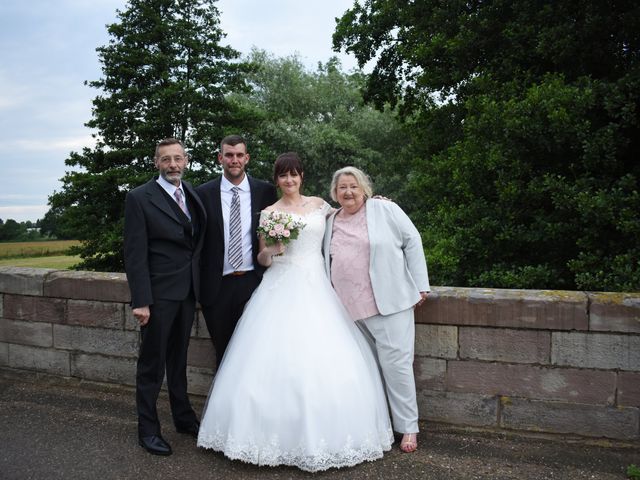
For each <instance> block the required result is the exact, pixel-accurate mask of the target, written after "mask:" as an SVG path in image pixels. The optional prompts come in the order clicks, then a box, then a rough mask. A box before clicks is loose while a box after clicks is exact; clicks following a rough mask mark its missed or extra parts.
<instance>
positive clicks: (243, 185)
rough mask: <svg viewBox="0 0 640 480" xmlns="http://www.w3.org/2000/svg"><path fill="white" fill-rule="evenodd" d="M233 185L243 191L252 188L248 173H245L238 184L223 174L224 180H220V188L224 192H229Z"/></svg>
mask: <svg viewBox="0 0 640 480" xmlns="http://www.w3.org/2000/svg"><path fill="white" fill-rule="evenodd" d="M233 187H238V188H239V189H240V190H241V191H243V192H248V191H249V190H250V187H249V177H247V174H246V173H245V175H244V178H243V179H242V181H241V182H240V183H239V184H238V185H234V184H233V183H231V182H230V181H229V180H228V179H227V177H225V176H224V175H222V180H221V181H220V190H221V191H223V192H228V191H230V190H231V189H232V188H233Z"/></svg>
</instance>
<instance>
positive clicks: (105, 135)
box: [49, 0, 247, 271]
mask: <svg viewBox="0 0 640 480" xmlns="http://www.w3.org/2000/svg"><path fill="white" fill-rule="evenodd" d="M214 3H215V0H129V2H128V4H127V9H126V10H125V11H122V12H120V11H118V20H119V22H118V23H114V24H112V25H109V26H108V31H109V34H110V36H111V39H110V41H109V44H108V45H106V46H102V47H100V48H98V49H97V51H98V56H99V58H100V62H101V63H102V71H103V75H104V76H103V78H102V79H100V80H96V81H92V82H88V84H89V85H90V86H92V87H95V88H97V89H99V90H100V92H101V93H100V94H99V95H98V96H97V97H96V98H95V99H94V100H93V116H92V119H91V120H90V121H89V122H88V123H87V126H88V127H90V128H94V129H97V131H98V134H96V135H95V137H96V142H97V143H96V146H95V148H84V149H83V151H82V152H81V153H76V152H72V153H71V154H70V157H69V158H68V159H67V160H66V164H67V165H68V166H71V167H77V168H78V170H76V171H69V172H67V173H66V174H65V176H64V178H63V179H62V182H63V187H62V190H61V191H59V192H54V194H53V195H51V196H50V197H49V203H50V206H51V209H52V210H53V214H52V215H54V216H55V218H56V224H57V226H58V227H59V228H61V229H62V231H64V232H65V234H66V235H69V234H73V236H74V237H75V238H77V239H79V240H82V241H83V243H82V244H81V246H79V247H77V248H76V249H75V251H74V252H73V253H79V254H80V255H81V257H82V262H81V263H80V264H79V265H78V267H79V268H83V269H99V270H105V271H111V270H122V269H123V252H122V227H123V208H124V196H125V194H126V192H127V191H128V190H130V189H131V188H133V187H135V186H137V185H140V184H141V183H143V182H144V181H146V180H148V179H149V178H150V175H151V173H152V171H153V162H152V157H153V149H154V147H155V145H156V144H157V142H158V141H159V140H161V139H162V138H165V137H177V138H179V139H180V140H181V141H183V143H184V144H185V145H186V147H187V149H188V150H189V152H190V154H191V156H192V173H191V175H192V176H198V175H199V176H203V175H206V173H207V172H211V171H212V170H213V169H214V168H215V167H214V162H213V159H214V157H213V152H214V151H215V144H216V142H217V141H219V139H220V138H222V136H224V133H225V128H232V127H233V126H234V125H235V123H234V122H235V121H234V118H235V115H234V112H233V111H232V110H231V106H230V105H229V103H228V102H227V100H226V98H225V95H226V94H227V93H228V92H230V91H232V90H234V91H238V90H242V89H243V88H244V81H243V80H242V74H243V73H245V72H246V71H247V65H246V64H244V63H242V62H237V61H234V60H235V59H236V58H237V57H238V55H239V54H238V52H236V51H235V50H233V49H232V48H230V47H227V46H222V45H221V44H220V42H221V41H222V39H223V37H224V34H223V32H222V30H221V29H220V27H219V19H218V10H217V9H216V7H215V6H214Z"/></svg>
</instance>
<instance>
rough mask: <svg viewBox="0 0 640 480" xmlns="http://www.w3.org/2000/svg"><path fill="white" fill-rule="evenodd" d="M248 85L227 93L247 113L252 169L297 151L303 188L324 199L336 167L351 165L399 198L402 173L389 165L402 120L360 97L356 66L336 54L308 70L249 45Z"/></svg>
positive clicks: (262, 172) (264, 169) (264, 172)
mask: <svg viewBox="0 0 640 480" xmlns="http://www.w3.org/2000/svg"><path fill="white" fill-rule="evenodd" d="M248 60H249V61H250V62H251V63H252V64H253V65H254V66H255V71H254V72H253V73H252V74H250V75H248V77H247V80H248V82H249V83H250V85H251V86H252V90H251V91H250V92H247V93H240V94H234V95H232V96H231V97H230V101H231V102H233V103H234V104H235V105H237V109H238V111H240V112H243V117H244V118H246V119H247V124H246V129H247V132H248V133H247V134H246V136H247V141H248V142H249V144H250V151H251V154H252V160H251V163H250V164H249V167H250V169H251V173H252V174H253V175H255V176H258V177H262V178H267V179H269V178H271V177H272V166H273V162H274V160H275V158H276V156H277V155H278V154H280V153H283V152H286V151H297V152H298V153H299V154H300V155H301V158H302V159H303V162H304V167H305V179H304V189H305V193H306V194H309V195H320V196H322V197H324V198H325V199H329V184H330V180H331V175H332V174H333V172H334V171H335V170H337V169H338V168H340V167H343V166H346V165H355V166H357V167H359V168H361V169H363V170H364V171H365V172H367V173H368V174H369V175H370V176H371V177H372V179H373V180H374V182H375V185H376V187H377V190H378V191H379V192H382V193H385V194H386V195H389V196H393V197H394V198H397V197H399V196H400V191H401V187H402V185H403V184H404V182H405V181H406V179H405V178H404V177H403V175H402V172H396V171H394V170H393V169H392V168H391V167H390V164H391V162H390V159H391V157H394V156H397V155H398V154H399V152H400V151H401V150H402V148H403V142H402V140H401V125H400V123H399V122H398V120H397V115H396V114H395V112H393V111H392V110H391V109H385V110H383V111H377V110H375V109H374V108H372V107H371V106H368V105H366V104H365V103H364V101H363V98H362V93H361V89H362V87H363V85H364V80H365V76H364V75H363V74H362V73H361V72H358V71H356V72H352V73H345V72H343V71H342V69H341V65H340V63H339V61H338V60H337V59H335V58H332V59H330V60H329V61H328V62H327V63H325V64H322V63H319V64H318V67H317V69H316V70H315V71H309V70H308V69H307V68H305V66H304V65H303V64H302V63H301V62H300V60H299V58H298V57H296V56H290V57H285V58H274V57H273V56H271V55H270V54H268V53H266V52H264V51H260V50H254V51H253V52H252V53H251V55H250V56H249V58H248Z"/></svg>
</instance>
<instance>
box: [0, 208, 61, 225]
mask: <svg viewBox="0 0 640 480" xmlns="http://www.w3.org/2000/svg"><path fill="white" fill-rule="evenodd" d="M48 210H49V207H48V206H47V205H12V206H10V207H0V218H1V219H2V220H3V221H5V222H6V221H7V220H9V219H12V220H15V221H16V222H26V221H27V220H31V221H32V222H33V221H35V220H37V219H40V218H42V217H44V214H45V213H47V211H48Z"/></svg>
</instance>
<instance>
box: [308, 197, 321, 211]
mask: <svg viewBox="0 0 640 480" xmlns="http://www.w3.org/2000/svg"><path fill="white" fill-rule="evenodd" d="M307 198H308V199H309V203H310V204H311V206H312V207H313V208H314V209H315V208H320V207H321V206H323V205H324V200H323V199H322V198H320V197H307Z"/></svg>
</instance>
